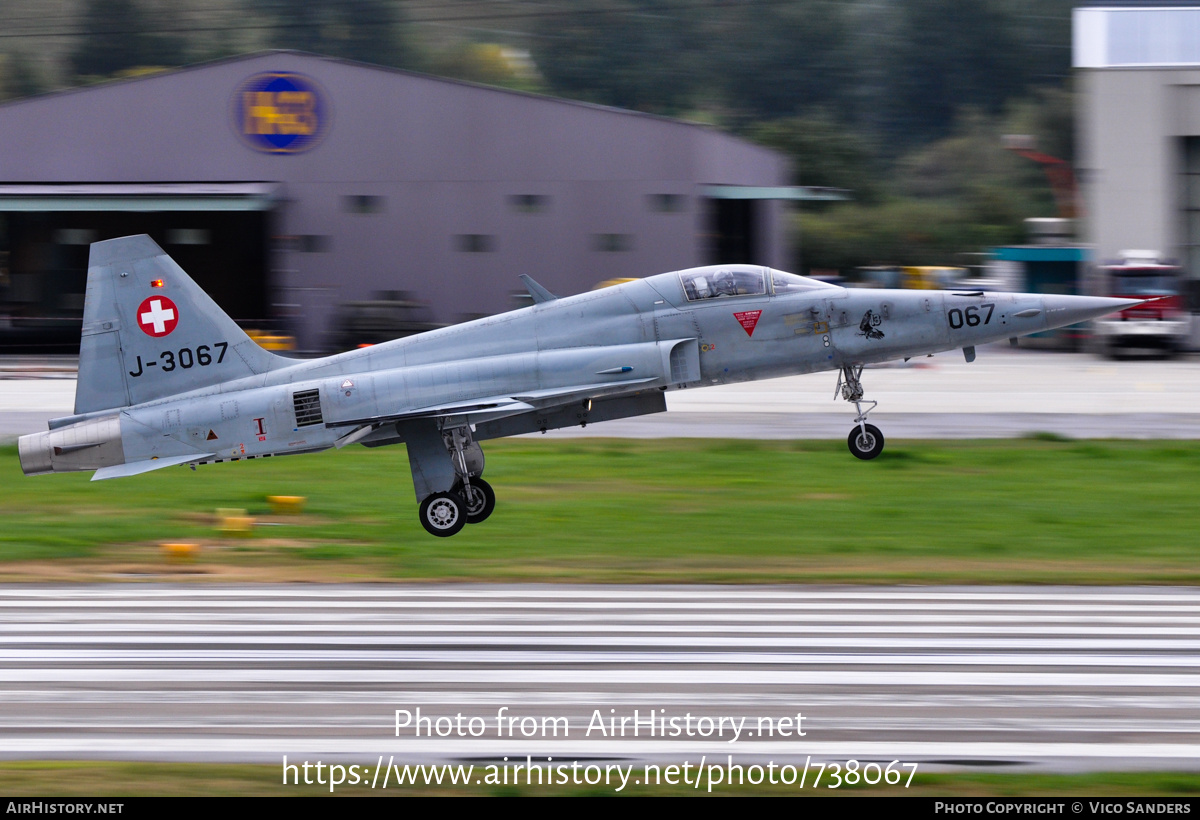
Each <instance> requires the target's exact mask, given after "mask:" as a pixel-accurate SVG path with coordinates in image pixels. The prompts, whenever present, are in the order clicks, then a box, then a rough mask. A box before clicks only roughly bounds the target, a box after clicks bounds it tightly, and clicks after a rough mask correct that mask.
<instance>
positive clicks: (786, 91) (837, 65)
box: [705, 0, 859, 119]
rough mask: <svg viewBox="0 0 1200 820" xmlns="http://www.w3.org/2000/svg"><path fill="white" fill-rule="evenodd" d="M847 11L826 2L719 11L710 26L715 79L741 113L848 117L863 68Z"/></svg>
mask: <svg viewBox="0 0 1200 820" xmlns="http://www.w3.org/2000/svg"><path fill="white" fill-rule="evenodd" d="M846 8H847V7H846V6H845V5H844V4H841V3H830V2H826V0H793V2H787V3H776V4H766V5H754V6H751V5H738V4H733V5H729V6H725V7H722V8H720V9H719V10H718V12H717V13H716V15H715V16H714V17H713V18H712V19H711V20H710V22H709V23H708V25H707V26H706V30H707V33H708V35H709V36H708V37H706V40H707V41H708V42H709V43H710V45H711V55H712V56H711V59H709V60H706V61H705V69H706V74H707V77H708V82H709V83H711V84H713V85H715V86H716V87H718V88H720V89H722V91H723V95H724V102H725V104H726V105H727V106H728V107H729V109H730V110H731V111H733V112H735V114H737V115H740V116H741V117H753V118H772V119H773V118H782V117H791V116H796V115H806V114H808V113H810V112H812V111H813V109H815V108H820V109H824V110H827V111H832V112H834V113H836V114H838V115H840V116H842V117H846V116H848V115H849V113H850V110H851V107H852V104H853V94H852V90H853V87H854V85H855V83H856V80H857V78H858V76H859V66H858V64H857V63H856V62H855V60H854V59H853V58H852V57H851V51H852V49H851V30H850V26H849V19H850V18H849V17H848V14H847V11H846Z"/></svg>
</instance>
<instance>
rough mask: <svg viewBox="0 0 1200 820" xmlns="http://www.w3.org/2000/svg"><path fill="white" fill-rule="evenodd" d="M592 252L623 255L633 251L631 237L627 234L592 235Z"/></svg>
mask: <svg viewBox="0 0 1200 820" xmlns="http://www.w3.org/2000/svg"><path fill="white" fill-rule="evenodd" d="M592 250H595V251H599V252H600V253H624V252H625V251H631V250H633V236H632V235H631V234H627V233H594V234H592Z"/></svg>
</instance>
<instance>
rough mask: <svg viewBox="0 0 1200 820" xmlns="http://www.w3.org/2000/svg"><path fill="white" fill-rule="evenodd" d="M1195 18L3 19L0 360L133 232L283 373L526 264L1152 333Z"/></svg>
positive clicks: (1198, 260) (440, 7)
mask: <svg viewBox="0 0 1200 820" xmlns="http://www.w3.org/2000/svg"><path fill="white" fill-rule="evenodd" d="M1198 16H1200V0H1190V2H1178V0H1119V1H1118V2H1110V0H1090V1H1089V2H1077V1H1076V0H976V2H972V3H963V2H961V0H905V2H903V3H879V2H877V0H837V2H829V0H743V2H738V3H725V2H720V0H576V2H572V3H561V4H556V3H547V2H542V1H541V0H505V2H503V3H497V2H491V1H490V0H443V2H439V3H434V4H424V3H419V2H413V1H412V0H344V2H337V3H329V2H325V0H8V2H7V3H5V4H2V5H0V99H6V100H8V102H6V103H3V104H2V105H0V140H3V145H4V151H3V152H0V349H3V350H12V349H15V348H14V340H18V339H21V338H32V337H34V336H36V337H38V338H41V339H43V340H51V341H52V342H54V343H58V344H61V345H62V346H64V348H67V349H69V348H73V347H74V345H75V343H76V332H77V329H78V324H79V314H80V307H81V303H82V281H83V267H84V266H85V264H86V254H87V243H88V242H90V241H93V240H95V239H99V238H104V237H105V236H112V235H117V234H122V233H130V232H142V231H146V232H149V233H150V234H151V235H152V236H154V237H155V238H156V239H157V240H158V241H159V242H160V243H161V244H162V245H163V247H164V248H166V249H167V250H168V252H170V253H172V254H173V255H175V256H176V258H178V259H179V261H180V262H181V264H182V265H183V266H184V267H185V269H187V270H189V271H190V272H192V273H193V274H194V275H196V277H197V279H199V280H200V281H201V282H202V283H203V284H204V285H205V287H208V288H210V289H211V290H212V291H213V292H214V295H215V297H216V298H217V300H218V302H220V303H221V304H222V305H223V306H226V307H228V308H229V310H230V311H231V313H233V314H234V315H235V316H236V317H237V319H238V320H239V321H240V322H242V323H243V324H244V325H245V326H247V327H248V328H250V329H259V330H261V331H265V332H269V333H274V334H282V335H285V336H286V335H295V336H297V337H298V345H299V347H300V348H301V349H302V350H318V349H320V350H330V349H334V348H337V347H344V346H346V345H349V344H356V343H367V342H374V341H380V340H382V339H383V338H387V337H389V336H391V335H398V334H402V333H408V332H414V331H419V330H421V329H423V328H427V327H431V326H434V325H437V324H441V323H448V322H455V321H460V320H462V319H464V318H469V317H472V316H476V315H480V314H486V313H493V312H496V311H498V310H504V309H508V308H510V307H514V306H517V305H519V304H521V303H520V302H519V301H515V300H514V298H513V297H514V291H515V290H516V276H517V275H518V274H520V273H528V274H530V275H532V276H533V277H534V278H535V279H537V280H539V281H542V282H543V284H545V285H546V286H547V287H549V288H550V289H551V290H553V291H557V292H561V293H571V292H578V291H580V290H585V289H587V288H589V287H592V286H594V285H595V284H596V283H598V282H601V281H606V280H610V279H615V278H625V277H630V276H642V275H646V274H649V273H656V272H660V271H663V270H669V269H673V268H681V267H685V266H688V265H695V264H703V263H707V262H717V261H724V260H736V261H750V262H762V263H765V264H771V265H775V266H778V267H782V268H784V269H788V270H793V271H795V272H798V273H804V274H808V275H817V276H823V277H825V278H830V279H832V280H835V281H843V282H846V283H848V284H864V285H872V284H874V285H879V284H880V283H881V282H884V281H891V280H893V279H894V280H896V281H898V282H900V283H902V284H903V283H910V284H911V286H932V285H931V284H930V283H933V282H941V283H942V284H943V285H946V286H956V285H954V283H955V282H960V281H967V282H969V283H970V284H971V286H972V287H1012V288H1017V289H1027V290H1039V289H1045V290H1052V291H1054V292H1082V291H1090V292H1111V291H1112V289H1113V288H1115V287H1118V286H1121V287H1125V286H1128V285H1129V283H1131V282H1132V283H1133V285H1136V288H1135V289H1136V291H1137V295H1159V294H1158V293H1157V291H1155V292H1151V291H1152V290H1153V289H1154V288H1158V289H1160V290H1161V289H1163V288H1165V289H1170V288H1175V289H1177V290H1180V291H1183V293H1182V294H1179V295H1178V298H1176V297H1172V298H1173V299H1174V301H1173V302H1171V305H1173V307H1171V308H1170V311H1173V312H1174V313H1172V315H1171V316H1167V315H1166V312H1163V313H1162V315H1159V316H1156V317H1149V316H1143V317H1141V319H1147V320H1149V319H1153V320H1154V321H1156V322H1165V321H1175V319H1176V318H1177V316H1176V314H1183V313H1185V312H1186V310H1187V308H1188V307H1189V304H1188V303H1190V307H1191V309H1195V308H1196V306H1197V305H1200V298H1198V297H1200V294H1198V293H1197V292H1196V291H1197V284H1196V283H1197V282H1200V276H1198V274H1200V238H1198V237H1200V193H1198V192H1200V182H1198V181H1197V180H1200V148H1198V147H1197V145H1196V144H1195V143H1197V142H1198V140H1200V113H1197V111H1198V110H1200V99H1193V98H1194V97H1195V94H1193V92H1194V91H1195V88H1197V87H1200V83H1198V82H1197V78H1196V77H1194V76H1193V75H1198V76H1200V63H1197V60H1198V59H1200V26H1198V25H1197V19H1198ZM268 49H284V50H287V49H291V50H292V51H273V52H268V51H266V50H268ZM317 54H322V55H328V56H326V57H318V56H316V55H317ZM245 55H251V56H245ZM185 65H187V66H191V67H190V68H185V69H182V70H179V68H178V67H180V66H185ZM418 72H419V73H418ZM46 92H50V93H48V94H47V93H46ZM39 95H41V96H39ZM1193 120H1197V121H1198V122H1197V123H1193ZM700 123H703V124H700ZM1077 181H1078V184H1077ZM45 186H51V187H45ZM1193 189H1195V190H1193ZM1128 250H1137V251H1138V252H1139V253H1138V254H1137V255H1136V256H1137V258H1138V259H1140V260H1142V261H1141V262H1139V263H1138V264H1144V263H1146V262H1147V260H1150V261H1153V262H1154V263H1155V265H1156V266H1157V268H1156V269H1155V270H1153V271H1149V269H1144V268H1143V269H1139V270H1143V273H1142V274H1139V273H1137V271H1136V270H1134V269H1133V268H1132V267H1131V266H1130V265H1129V264H1127V262H1128V260H1116V257H1117V256H1118V255H1120V254H1121V253H1122V252H1123V251H1128ZM1168 260H1176V262H1177V264H1176V265H1174V268H1173V270H1174V274H1173V275H1174V277H1175V280H1176V281H1175V283H1174V284H1172V283H1171V281H1169V279H1170V277H1165V276H1163V275H1162V274H1163V265H1162V264H1160V263H1167V262H1168ZM1113 261H1119V262H1121V265H1118V266H1114V265H1111V264H1109V263H1110V262H1113ZM1116 267H1121V268H1122V270H1121V271H1117V270H1116ZM906 271H907V273H905V272H906ZM935 272H936V273H935ZM1131 276H1133V277H1134V279H1137V277H1140V279H1138V280H1137V281H1136V282H1135V281H1134V279H1130V277H1131ZM1152 284H1153V288H1152V287H1151V286H1152ZM1146 288H1151V290H1146ZM1143 291H1144V293H1143ZM1131 293H1132V291H1131ZM1185 297H1190V298H1187V299H1186V300H1185ZM1164 304H1166V303H1164ZM1170 311H1168V312H1170ZM1134 318H1136V317H1123V319H1128V320H1132V319H1134ZM1163 326H1165V325H1163ZM1124 327H1125V328H1126V329H1128V328H1131V327H1133V325H1132V324H1130V323H1129V322H1128V321H1127V322H1126V324H1125V325H1124ZM31 334H32V336H31ZM45 343H46V342H45V341H43V349H46V348H45ZM1194 346H1195V345H1194V344H1193V347H1194Z"/></svg>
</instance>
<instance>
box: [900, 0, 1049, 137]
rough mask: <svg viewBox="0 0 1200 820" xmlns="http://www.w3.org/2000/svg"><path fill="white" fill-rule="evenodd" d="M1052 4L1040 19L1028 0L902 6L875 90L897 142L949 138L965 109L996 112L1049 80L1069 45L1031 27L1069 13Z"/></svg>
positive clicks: (945, 0) (914, 1)
mask: <svg viewBox="0 0 1200 820" xmlns="http://www.w3.org/2000/svg"><path fill="white" fill-rule="evenodd" d="M1046 5H1047V7H1048V10H1049V11H1048V12H1047V11H1044V12H1043V14H1042V15H1041V16H1039V15H1037V14H1035V11H1036V10H1035V9H1034V8H1033V7H1031V6H1029V4H1028V3H1027V2H1025V0H974V2H969V3H964V2H961V0H905V2H904V3H901V4H899V5H898V6H897V7H896V9H895V12H894V17H893V19H892V28H891V30H890V31H889V32H888V37H887V43H888V45H887V47H886V48H885V49H883V51H882V56H881V62H882V71H881V72H880V75H879V76H880V84H879V87H878V88H877V93H876V98H877V106H878V110H879V111H880V112H881V117H880V120H881V123H880V124H881V126H882V128H883V130H884V131H885V132H886V133H887V135H888V137H889V140H890V141H891V143H892V145H894V146H895V147H896V148H904V147H908V146H912V145H915V144H918V143H921V142H927V141H929V140H930V139H931V138H937V137H940V136H944V135H945V134H947V133H949V131H950V129H951V127H952V125H953V123H954V118H955V116H957V114H958V112H959V111H960V110H962V109H964V108H966V107H968V106H971V107H976V108H979V109H981V110H983V111H985V112H987V113H989V114H997V113H999V112H1000V111H1001V110H1002V109H1003V107H1004V105H1005V103H1007V102H1008V101H1009V100H1010V99H1013V98H1015V97H1017V96H1019V95H1021V94H1023V93H1025V92H1026V91H1028V89H1029V88H1030V87H1031V86H1033V85H1035V84H1038V83H1045V82H1046V81H1047V79H1048V76H1047V75H1048V74H1050V73H1052V72H1053V71H1054V70H1055V68H1054V67H1055V66H1056V65H1058V62H1057V61H1059V60H1061V59H1062V58H1063V55H1064V54H1065V53H1066V52H1065V51H1064V50H1063V49H1064V48H1065V47H1066V46H1067V44H1068V41H1067V40H1064V41H1063V42H1062V43H1042V42H1039V39H1040V35H1037V34H1036V33H1035V32H1036V31H1038V29H1037V28H1036V27H1035V26H1034V25H1033V24H1034V23H1037V22H1045V20H1044V17H1045V15H1046V14H1047V13H1051V14H1058V15H1059V16H1060V17H1061V16H1063V14H1064V12H1063V11H1062V9H1061V8H1059V7H1060V6H1061V5H1062V3H1061V2H1060V0H1049V2H1048V3H1047V4H1046ZM1067 11H1068V12H1069V9H1068V10H1067ZM1066 16H1067V17H1069V13H1066ZM1057 19H1058V18H1056V17H1055V18H1053V20H1057ZM1054 30H1055V31H1056V32H1057V31H1058V29H1057V28H1055V29H1054ZM1055 36H1058V35H1055ZM1046 46H1061V48H1059V47H1055V48H1047V47H1046ZM1047 55H1050V56H1047Z"/></svg>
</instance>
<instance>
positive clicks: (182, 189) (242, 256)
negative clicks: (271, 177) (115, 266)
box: [0, 183, 275, 354]
mask: <svg viewBox="0 0 1200 820" xmlns="http://www.w3.org/2000/svg"><path fill="white" fill-rule="evenodd" d="M274 203H275V197H274V196H273V192H272V190H271V187H270V186H268V185H259V184H224V185H207V184H200V183H198V184H195V185H189V184H170V185H72V186H67V185H23V186H17V185H0V354H3V353H77V352H78V350H79V333H80V328H81V325H82V319H83V298H84V291H85V287H86V283H87V261H88V251H89V245H90V243H92V242H97V241H100V240H102V239H112V238H114V237H118V236H128V235H130V234H139V233H145V234H149V235H150V236H151V237H152V238H153V239H154V241H155V242H157V243H158V244H159V245H160V246H161V247H162V248H163V250H165V251H166V252H167V253H168V254H170V255H171V257H172V258H173V259H174V260H175V261H176V262H178V263H179V265H180V266H181V267H182V268H183V269H184V270H185V271H187V272H188V274H189V275H190V276H191V277H192V278H193V279H195V280H196V282H197V283H198V284H199V285H200V286H201V287H202V288H204V289H205V290H206V291H207V292H208V293H209V294H210V295H211V296H212V297H213V299H214V300H215V301H216V302H217V304H218V305H220V306H221V307H222V308H223V309H224V310H225V311H226V312H228V313H229V315H230V316H232V317H233V318H234V320H235V321H237V322H238V323H239V324H242V325H243V326H245V327H260V326H261V327H270V319H269V313H270V311H269V306H270V299H269V294H268V286H269V282H268V276H267V271H268V242H269V237H270V222H271V218H272V212H273V207H274Z"/></svg>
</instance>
